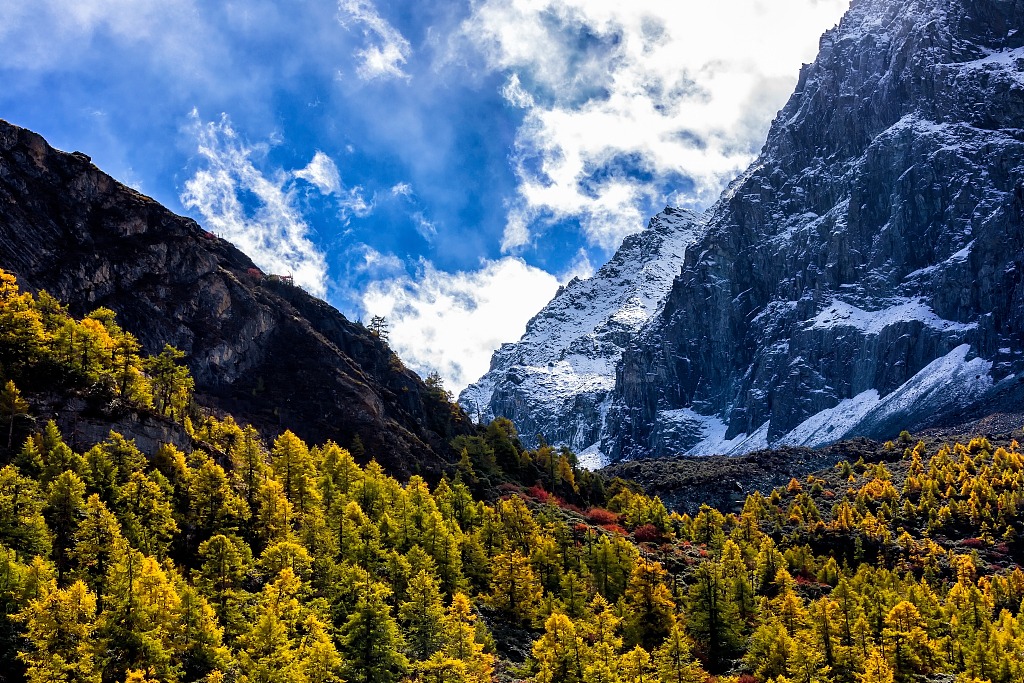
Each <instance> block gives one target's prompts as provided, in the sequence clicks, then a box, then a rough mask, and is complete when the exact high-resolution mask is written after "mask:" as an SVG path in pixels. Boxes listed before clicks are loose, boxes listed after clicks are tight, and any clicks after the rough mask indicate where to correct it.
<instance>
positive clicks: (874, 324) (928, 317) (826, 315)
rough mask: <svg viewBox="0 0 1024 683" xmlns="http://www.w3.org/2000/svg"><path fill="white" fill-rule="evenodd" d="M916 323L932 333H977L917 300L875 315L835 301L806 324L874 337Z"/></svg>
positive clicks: (904, 300)
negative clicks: (938, 314) (933, 330)
mask: <svg viewBox="0 0 1024 683" xmlns="http://www.w3.org/2000/svg"><path fill="white" fill-rule="evenodd" d="M915 321H916V322H920V323H922V324H924V325H926V326H927V327H931V328H932V329H935V330H940V331H950V332H966V331H968V330H973V329H977V327H978V324H977V323H959V322H956V321H953V320H946V319H945V318H940V317H939V316H937V315H936V314H935V312H934V311H933V310H932V309H931V307H929V306H928V304H926V303H925V302H924V300H922V299H920V298H915V299H902V300H899V303H897V304H895V305H893V306H889V307H888V308H883V309H880V310H877V311H867V310H864V309H863V308H858V307H856V306H854V305H853V304H849V303H846V302H845V301H841V300H839V299H836V300H834V301H833V302H832V303H831V304H829V305H828V306H826V307H825V308H823V309H822V310H821V312H820V313H818V315H816V316H815V317H814V318H812V319H811V320H809V321H808V323H809V328H810V329H832V328H836V327H852V328H854V329H856V330H859V331H860V332H862V333H864V334H868V335H877V334H879V333H881V332H882V330H884V329H885V328H887V327H889V326H890V325H896V324H898V323H904V322H915Z"/></svg>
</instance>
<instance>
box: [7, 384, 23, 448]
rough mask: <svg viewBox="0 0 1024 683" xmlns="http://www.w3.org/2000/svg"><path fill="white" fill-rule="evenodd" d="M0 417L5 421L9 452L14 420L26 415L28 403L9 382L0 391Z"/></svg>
mask: <svg viewBox="0 0 1024 683" xmlns="http://www.w3.org/2000/svg"><path fill="white" fill-rule="evenodd" d="M0 415H3V416H4V418H5V419H6V420H7V450H10V449H11V444H12V443H13V440H14V422H15V420H17V419H18V418H19V417H24V416H26V415H28V401H26V400H25V399H23V398H22V397H21V392H20V391H18V387H16V386H14V382H13V381H11V380H7V384H5V385H4V386H3V388H2V389H0Z"/></svg>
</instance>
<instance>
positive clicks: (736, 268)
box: [604, 0, 1024, 459]
mask: <svg viewBox="0 0 1024 683" xmlns="http://www.w3.org/2000/svg"><path fill="white" fill-rule="evenodd" d="M705 220H706V223H707V232H706V233H705V234H704V235H703V236H702V238H701V239H700V240H699V242H698V243H697V244H696V245H694V246H693V247H691V248H690V249H689V250H687V253H686V258H685V264H684V266H683V270H682V274H681V276H680V277H679V278H678V279H677V280H676V281H675V284H674V285H673V287H672V290H671V293H670V294H669V296H668V297H667V299H666V302H665V306H664V309H663V310H662V311H661V313H660V314H659V315H658V316H657V317H656V318H655V319H654V320H653V321H652V323H651V324H650V325H649V326H648V328H646V329H645V330H644V331H643V332H642V333H641V334H640V335H639V336H638V337H637V338H636V339H635V340H634V342H633V343H632V344H631V345H630V347H629V348H628V349H627V351H626V352H625V353H624V355H623V359H622V362H621V364H620V365H619V367H618V370H617V377H616V387H615V392H614V395H615V399H614V406H613V407H612V409H611V411H610V413H609V417H608V421H607V424H608V428H607V430H606V433H607V436H606V438H605V440H604V449H605V450H606V452H608V453H609V454H611V455H612V456H613V457H614V458H616V459H620V458H631V457H638V456H646V455H661V454H671V453H682V452H690V453H705V452H730V451H731V452H746V451H750V450H753V449H755V448H763V447H765V446H768V445H784V444H791V445H819V444H822V443H828V442H831V441H835V440H837V439H840V438H843V437H846V436H850V435H865V436H873V437H888V436H891V435H893V434H895V433H896V432H898V431H899V430H900V429H901V428H904V427H906V428H911V429H913V428H916V427H922V426H926V425H929V424H935V423H938V422H942V421H951V420H952V421H955V420H958V419H962V418H963V417H964V416H965V415H966V414H967V413H969V412H971V411H972V410H974V406H980V405H984V406H985V407H986V409H989V410H992V409H999V408H1000V406H999V405H998V403H999V401H996V402H995V404H993V401H992V398H993V397H998V396H1002V397H1004V399H1005V400H1007V401H1013V400H1017V399H1018V398H1019V395H1020V393H1021V392H1020V390H1019V388H1015V387H1017V386H1018V384H1019V382H1020V380H1021V379H1022V378H1024V374H1021V373H1022V371H1024V339H1022V337H1021V333H1022V331H1024V287H1022V286H1021V278H1022V275H1024V2H1021V1H1020V0H898V1H893V0H855V1H854V3H853V5H852V7H851V9H850V11H849V12H848V14H847V15H846V16H845V17H844V19H843V20H842V22H841V24H840V25H839V26H838V27H837V28H835V29H833V30H831V31H829V32H828V33H826V34H825V36H824V37H823V38H822V39H821V50H820V54H819V56H818V58H817V60H816V61H815V62H814V63H813V64H811V65H808V66H806V67H805V68H804V69H803V71H802V72H801V74H800V79H799V84H798V86H797V89H796V92H795V93H794V94H793V96H792V98H791V99H790V101H789V103H788V104H787V105H786V107H785V108H784V109H783V110H782V111H781V112H780V114H779V115H778V118H777V119H776V120H775V122H774V124H773V126H772V129H771V132H770V134H769V137H768V141H767V143H766V145H765V147H764V149H763V151H762V153H761V155H760V157H759V158H758V159H757V161H756V162H755V163H754V164H753V165H752V166H751V167H750V169H749V170H748V171H747V172H746V173H745V174H744V175H743V176H742V177H741V178H739V179H738V180H737V181H735V182H734V183H733V184H732V186H731V187H730V188H729V190H728V191H727V192H726V193H725V195H724V196H723V198H722V199H721V201H720V202H719V203H718V204H717V205H716V206H715V207H713V208H712V209H711V210H710V211H709V213H708V214H707V216H706V218H705Z"/></svg>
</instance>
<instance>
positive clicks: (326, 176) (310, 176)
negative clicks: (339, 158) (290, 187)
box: [295, 150, 341, 194]
mask: <svg viewBox="0 0 1024 683" xmlns="http://www.w3.org/2000/svg"><path fill="white" fill-rule="evenodd" d="M295 177H296V178H301V179H302V180H305V181H306V182H307V183H309V184H310V185H313V186H315V187H316V188H317V189H318V190H320V194H340V193H341V174H340V173H338V167H337V165H336V164H335V163H334V160H333V159H331V158H330V157H329V156H327V155H326V154H324V153H323V152H321V151H319V150H317V153H316V154H314V155H313V160H312V161H310V162H309V165H308V166H306V168H303V169H300V170H298V171H295Z"/></svg>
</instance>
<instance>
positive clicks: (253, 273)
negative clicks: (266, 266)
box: [245, 268, 263, 280]
mask: <svg viewBox="0 0 1024 683" xmlns="http://www.w3.org/2000/svg"><path fill="white" fill-rule="evenodd" d="M245 274H246V275H248V276H249V277H251V278H252V279H254V280H262V279H263V272H262V271H261V270H260V269H259V268H250V269H248V270H247V271H245Z"/></svg>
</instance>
